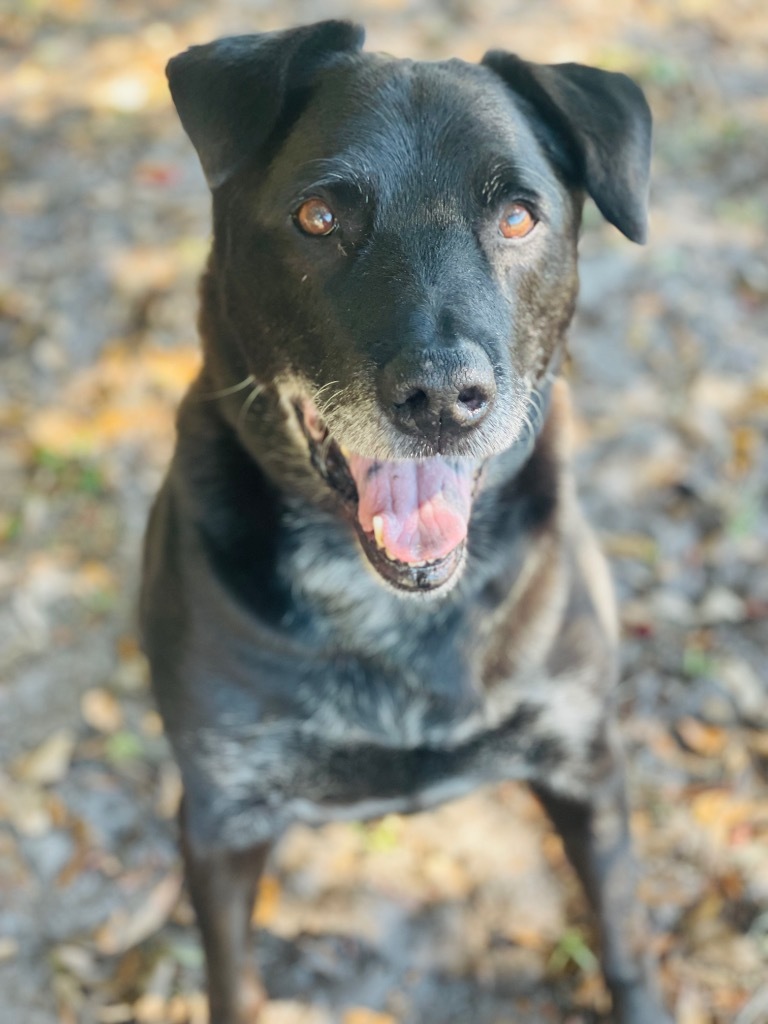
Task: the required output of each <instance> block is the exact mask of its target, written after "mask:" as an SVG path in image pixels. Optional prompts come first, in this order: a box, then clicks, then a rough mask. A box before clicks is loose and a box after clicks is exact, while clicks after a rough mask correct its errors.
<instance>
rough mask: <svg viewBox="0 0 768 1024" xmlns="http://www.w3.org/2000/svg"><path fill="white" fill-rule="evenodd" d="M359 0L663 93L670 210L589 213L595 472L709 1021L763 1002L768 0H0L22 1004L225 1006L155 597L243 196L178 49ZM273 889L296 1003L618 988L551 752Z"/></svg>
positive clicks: (2, 257) (1, 338)
mask: <svg viewBox="0 0 768 1024" xmlns="http://www.w3.org/2000/svg"><path fill="white" fill-rule="evenodd" d="M350 14H351V15H353V16H354V17H356V18H358V19H360V20H362V21H364V22H365V23H366V24H367V26H368V38H369V45H370V46H371V47H373V48H376V49H381V50H387V51H389V52H392V53H395V54H399V55H412V56H422V57H427V58H438V57H442V56H448V55H454V54H457V55H459V56H463V57H465V58H467V59H477V58H479V56H481V55H482V53H483V52H484V50H485V49H487V48H490V47H506V48H508V49H513V50H516V51H517V52H520V53H521V54H523V55H524V56H527V57H529V58H533V59H539V60H549V61H558V60H581V61H584V62H592V63H597V64H600V65H602V66H604V67H608V68H614V69H619V68H620V69H623V70H626V71H628V72H630V73H632V74H633V75H634V76H635V77H636V78H637V79H638V80H639V81H640V82H641V83H642V84H643V86H644V87H645V88H646V90H647V93H648V96H649V98H650V101H651V105H652V107H653V109H654V113H655V117H656V123H657V131H656V156H655V168H654V187H653V200H652V202H653V213H652V230H651V240H650V244H649V245H648V246H647V247H645V248H642V249H641V248H638V247H636V246H632V245H631V244H630V243H628V242H627V241H626V240H624V239H623V238H622V237H620V236H619V234H618V233H617V232H616V231H614V230H612V229H610V228H609V227H608V226H606V225H604V224H603V223H602V222H601V221H600V218H599V216H598V215H597V213H596V212H595V210H594V208H590V209H589V210H588V212H587V217H586V226H585V232H584V236H583V241H582V253H583V263H582V267H583V275H582V293H581V301H580V306H579V312H578V316H577V321H576V323H575V325H574V330H573V332H572V338H571V341H572V344H571V353H572V360H571V366H570V369H569V373H570V376H571V379H572V381H573V384H574V388H575V401H576V407H577V412H578V430H577V456H576V457H577V464H578V476H579V481H580V489H581V493H582V496H583V500H584V502H585V504H586V506H587V509H588V511H589V514H590V516H591V519H592V521H593V522H594V523H595V524H596V526H597V527H598V528H599V531H600V534H601V537H602V541H603V543H604V545H605V547H606V549H607V551H608V552H609V554H610V557H611V561H612V567H613V571H614V575H615V578H616V582H617V586H618V590H619V593H620V596H621V600H622V608H623V613H622V615H623V625H624V634H625V642H624V648H623V651H624V654H623V674H622V683H621V687H622V689H621V706H622V718H623V730H624V737H625V742H626V745H627V748H628V750H629V754H630V763H631V782H632V804H633V808H634V813H633V826H634V830H635V834H636V837H637V844H638V847H639V849H640V851H641V855H642V857H643V861H644V880H643V897H644V900H645V901H646V903H647V905H648V906H649V908H650V911H651V915H652V919H653V925H654V939H653V944H654V947H655V950H656V952H657V954H658V955H659V957H660V958H661V961H662V977H663V983H664V987H665V989H666V992H667V995H668V996H669V999H670V1002H671V1004H672V1005H674V1006H676V1011H677V1020H678V1021H679V1022H680V1024H731V1022H733V1024H766V1022H768V792H767V791H766V782H767V781H768V732H766V726H768V668H767V666H768V505H767V499H768V493H767V492H768V346H767V343H766V339H768V242H767V240H766V239H767V237H768V234H767V229H768V7H767V6H766V5H765V3H764V0H732V2H729V3H725V2H724V0H721V2H719V3H718V2H712V0H679V2H672V0H670V2H662V0H618V2H616V3H611V4H608V3H598V2H596V0H570V2H569V0H540V2H539V3H536V4H533V3H523V2H514V0H507V2H501V0H483V2H481V3H478V4H471V3H469V2H468V0H448V2H445V3H442V4H441V3H437V2H436V0H435V2H432V3H430V2H429V0H416V2H410V3H409V2H407V0H370V2H362V0H361V2H358V3H357V4H353V5H349V4H342V3H335V2H333V0H317V2H313V0H290V2H284V3H281V4H278V3H276V2H274V0H221V2H219V3H211V2H206V3H203V2H201V0H190V2H185V3H175V2H173V0H158V2H156V3H149V4H145V3H139V2H138V0H111V2H109V0H16V2H15V3H14V2H12V3H11V4H10V7H8V6H3V7H2V8H0V176H1V179H2V180H1V183H0V225H1V229H0V230H1V235H0V237H1V241H0V360H2V371H1V372H0V432H1V433H2V443H1V444H0V479H1V480H2V486H1V487H0V542H1V543H2V559H1V560H0V673H1V676H0V900H1V903H0V1022H1V1024H6V1022H7V1024H54V1022H55V1024H97V1022H98V1024H122V1022H126V1024H127V1022H133V1021H136V1022H149V1024H151V1022H164V1024H185V1022H189V1024H201V1022H203V1021H204V1020H205V1011H204V1008H203V1000H202V995H201V986H202V974H201V954H200V949H199V945H198V940H197V936H196V933H195V930H194V928H193V927H192V923H191V915H190V910H189V906H188V903H187V901H186V898H185V896H184V894H183V892H182V891H181V881H180V875H179V865H178V859H177V855H176V851H175V845H174V813H175V807H176V803H177V800H178V793H179V785H178V779H177V776H176V772H175V769H174V767H173V766H172V764H171V763H170V761H169V758H168V753H167V749H166V746H165V743H164V740H163V737H162V734H161V729H160V725H159V720H158V717H157V715H156V713H155V712H154V710H153V708H152V704H151V701H150V698H149V695H148V691H147V683H146V672H145V667H144V664H143V662H142V660H141V656H140V654H139V652H138V650H137V644H136V639H135V630H134V611H133V607H134V601H135V595H136V581H137V567H138V560H139V555H138V552H139V547H140V540H141V533H142V529H143V523H144V519H145V515H146V510H147V504H148V502H149V500H150V498H151V496H152V494H153V492H154V490H155V489H156V487H157V485H158V482H159V480H160V478H161V475H162V472H163V467H164V465H165V463H166V460H167V458H168V455H169V450H170V444H171V441H172V415H173V408H174V405H175V403H176V402H177V400H178V398H179V396H180V394H181V392H182V390H183V387H184V384H185V381H187V380H188V379H189V377H190V375H191V373H193V371H194V368H195V366H196V361H197V355H196V341H195V330H194V319H195V280H196V277H197V275H198V273H199V270H200V267H201V263H202V260H203V258H204V254H205V250H206V246H207V240H208V230H209V227H208V199H207V194H206V192H205V189H204V185H203V180H202V176H201V173H200V171H199V169H198V167H197V164H196V160H195V157H194V154H193V151H192V149H191V146H190V145H189V144H188V142H187V140H186V138H185V136H184V135H183V133H182V130H181V128H180V126H179V124H178V122H177V120H176V117H175V114H174V113H173V111H172V108H171V105H170V101H169V98H168V96H167V93H166V88H165V81H164V76H163V66H164V64H165V61H166V60H167V58H168V57H169V56H170V55H172V54H173V53H175V52H177V51H178V50H180V49H182V48H184V47H185V46H186V45H188V44H190V43H192V42H202V41H205V40H207V39H210V38H212V37H214V36H217V35H221V34H226V33H231V32H237V31H258V30H262V29H270V28H276V27H280V26H284V25H287V24H292V23H297V22H301V21H310V20H315V19H318V18H321V17H327V16H338V15H350ZM255 917H256V920H257V922H258V923H259V924H260V925H261V926H262V927H263V929H264V938H263V941H262V942H261V944H260V947H259V959H260V961H261V963H262V966H263V969H264V974H265V977H266V981H267V985H268V988H269V991H270V994H271V996H272V1000H273V1001H272V1003H271V1005H270V1008H269V1010H268V1011H267V1013H266V1014H265V1016H264V1020H265V1024H332V1022H341V1024H418V1022H430V1024H432V1022H436V1024H451V1022H457V1024H458V1022H462V1024H466V1022H472V1024H512V1022H523V1021H525V1022H541V1024H549V1022H552V1024H555V1022H563V1024H595V1022H598V1021H601V1022H605V1021H608V1020H609V1016H608V1015H607V1014H606V997H605V992H604V989H603V986H602V984H601V982H600V980H599V976H598V973H597V971H596V961H595V937H594V933H593V931H592V929H591V925H590V921H589V916H588V914H587V913H586V910H585V907H584V904H583V901H582V899H581V896H580V894H579V892H578V890H577V888H576V886H575V883H574V880H573V878H572V876H571V874H570V872H569V870H568V868H567V866H566V865H565V864H564V860H563V854H562V850H561V847H560V845H559V842H558V840H557V839H556V838H555V837H554V836H553V835H551V834H550V833H549V832H548V830H547V827H546V826H545V824H544V822H543V820H542V816H541V813H540V811H539V809H538V807H537V805H536V804H535V803H534V801H533V800H532V798H531V797H530V796H529V795H528V794H527V793H526V791H525V790H524V789H522V788H520V787H518V786H514V785H508V786H503V787H501V788H498V789H495V790H493V791H489V792H485V793H481V794H478V795H476V796H474V797H472V798H470V799H467V800H463V801H461V802H459V803H456V804H452V805H448V806H446V807H444V808H442V809H441V810H439V811H437V812H435V813H431V814H425V815H420V816H416V817H413V818H408V819H406V818H399V817H390V818H387V819H385V820H383V821H381V822H378V823H375V824H371V825H365V826H359V825H336V826H333V827H330V828H327V829H324V830H321V831H318V832H313V831H310V830H308V829H300V828H297V829H295V830H294V831H293V832H292V833H290V834H289V836H288V837H287V839H286V840H285V842H284V843H283V844H282V846H281V847H280V848H279V850H278V852H277V855H276V857H275V859H274V862H273V863H272V864H271V866H270V869H269V873H268V876H267V878H266V880H265V883H264V885H263V888H262V892H261V895H260V899H259V903H258V906H257V908H256V911H255Z"/></svg>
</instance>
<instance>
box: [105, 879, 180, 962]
mask: <svg viewBox="0 0 768 1024" xmlns="http://www.w3.org/2000/svg"><path fill="white" fill-rule="evenodd" d="M180 892H181V875H180V874H178V873H177V872H175V871H174V872H171V873H170V874H168V875H166V876H165V878H163V879H162V881H160V882H158V884H157V885H156V886H155V887H154V889H152V890H150V892H149V893H147V895H146V896H145V897H144V898H143V901H142V903H141V904H140V905H139V906H137V907H135V908H134V909H133V910H128V909H126V908H122V907H121V908H120V909H119V910H117V911H115V913H113V914H112V916H111V917H110V918H109V920H108V921H107V922H106V924H105V925H103V926H102V927H101V928H100V929H99V931H98V933H97V935H96V948H97V949H98V951H99V952H100V953H103V954H105V955H106V956H114V955H116V954H117V953H125V952H126V950H129V949H131V948H132V947H133V946H136V945H137V944H138V943H139V942H143V941H144V939H146V938H149V936H150V935H152V934H153V933H154V932H156V931H159V929H160V928H162V927H163V925H164V924H165V922H166V921H167V920H168V918H169V917H170V915H171V913H172V911H173V908H174V907H175V905H176V902H177V901H178V898H179V894H180Z"/></svg>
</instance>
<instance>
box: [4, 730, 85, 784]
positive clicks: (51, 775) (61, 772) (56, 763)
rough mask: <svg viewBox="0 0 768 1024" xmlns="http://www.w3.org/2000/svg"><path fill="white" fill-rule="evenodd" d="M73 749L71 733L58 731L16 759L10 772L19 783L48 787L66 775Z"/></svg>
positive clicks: (73, 738)
mask: <svg viewBox="0 0 768 1024" xmlns="http://www.w3.org/2000/svg"><path fill="white" fill-rule="evenodd" d="M74 749H75V735H74V733H73V731H72V730H71V729H58V730H57V731H56V732H54V733H52V734H51V735H50V736H49V737H48V738H47V739H46V740H43V742H42V743H41V744H40V746H39V747H37V748H36V749H35V750H31V751H29V753H27V754H23V755H22V756H21V757H19V758H17V760H16V761H15V762H14V764H13V767H12V769H11V770H12V772H13V775H14V776H15V777H16V778H17V779H19V780H20V781H21V782H31V783H35V784H37V785H39V786H48V785H51V784H52V783H54V782H59V781H60V780H61V779H63V778H64V776H65V775H66V774H67V771H68V770H69V764H70V761H71V760H72V753H73V751H74Z"/></svg>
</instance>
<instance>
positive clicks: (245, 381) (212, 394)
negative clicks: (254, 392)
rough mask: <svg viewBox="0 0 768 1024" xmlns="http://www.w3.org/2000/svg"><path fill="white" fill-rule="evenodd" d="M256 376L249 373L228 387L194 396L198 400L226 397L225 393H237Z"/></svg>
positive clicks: (207, 400) (253, 380) (206, 400)
mask: <svg viewBox="0 0 768 1024" xmlns="http://www.w3.org/2000/svg"><path fill="white" fill-rule="evenodd" d="M255 380H256V378H255V377H254V375H253V374H252V373H249V374H248V376H247V377H244V378H243V379H242V380H241V381H240V382H239V383H237V384H232V385H231V386H230V387H228V388H221V389H220V390H219V391H209V392H207V393H206V394H204V395H196V396H195V397H196V398H197V400H198V401H199V402H211V401H214V400H215V399H217V398H226V397H227V395H234V394H237V392H238V391H242V390H243V388H247V387H248V386H249V385H250V384H253V383H254V382H255Z"/></svg>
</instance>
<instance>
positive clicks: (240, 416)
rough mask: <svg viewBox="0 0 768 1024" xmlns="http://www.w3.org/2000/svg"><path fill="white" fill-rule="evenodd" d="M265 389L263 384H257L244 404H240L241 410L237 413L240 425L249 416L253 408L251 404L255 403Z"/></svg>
mask: <svg viewBox="0 0 768 1024" xmlns="http://www.w3.org/2000/svg"><path fill="white" fill-rule="evenodd" d="M263 390H264V386H263V385H262V384H257V385H256V387H255V388H253V390H252V391H251V392H250V394H249V395H248V397H247V398H246V400H245V401H244V402H243V404H242V405H241V406H240V412H239V413H238V414H237V423H238V426H242V425H243V423H244V422H245V420H246V418H247V416H248V413H249V412H250V410H251V406H252V405H253V403H254V402H255V401H256V399H257V398H258V397H259V395H260V394H261V393H262V391H263Z"/></svg>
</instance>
